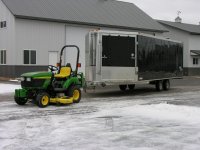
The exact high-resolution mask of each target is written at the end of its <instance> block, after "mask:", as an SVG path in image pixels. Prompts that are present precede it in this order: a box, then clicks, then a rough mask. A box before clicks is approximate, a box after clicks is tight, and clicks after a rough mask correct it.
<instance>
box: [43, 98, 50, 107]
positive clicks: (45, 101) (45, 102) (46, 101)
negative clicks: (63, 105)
mask: <svg viewBox="0 0 200 150" xmlns="http://www.w3.org/2000/svg"><path fill="white" fill-rule="evenodd" d="M48 102H49V97H48V96H43V97H42V105H43V106H45V105H47V104H48Z"/></svg>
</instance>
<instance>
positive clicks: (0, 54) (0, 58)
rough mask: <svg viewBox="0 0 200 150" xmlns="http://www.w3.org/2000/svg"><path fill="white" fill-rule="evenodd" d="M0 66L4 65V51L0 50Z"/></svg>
mask: <svg viewBox="0 0 200 150" xmlns="http://www.w3.org/2000/svg"><path fill="white" fill-rule="evenodd" d="M0 64H1V65H3V64H6V50H0Z"/></svg>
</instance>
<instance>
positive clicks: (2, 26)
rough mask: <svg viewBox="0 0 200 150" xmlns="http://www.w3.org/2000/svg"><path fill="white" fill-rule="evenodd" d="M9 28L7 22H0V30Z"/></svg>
mask: <svg viewBox="0 0 200 150" xmlns="http://www.w3.org/2000/svg"><path fill="white" fill-rule="evenodd" d="M6 27H7V21H0V28H1V29H3V28H6Z"/></svg>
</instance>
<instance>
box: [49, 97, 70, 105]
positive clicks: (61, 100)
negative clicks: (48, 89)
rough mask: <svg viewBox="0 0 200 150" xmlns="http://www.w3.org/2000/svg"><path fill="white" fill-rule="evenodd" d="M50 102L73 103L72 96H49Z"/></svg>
mask: <svg viewBox="0 0 200 150" xmlns="http://www.w3.org/2000/svg"><path fill="white" fill-rule="evenodd" d="M50 103H56V104H57V103H60V104H72V103H73V97H58V98H50Z"/></svg>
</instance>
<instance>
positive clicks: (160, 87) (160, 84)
mask: <svg viewBox="0 0 200 150" xmlns="http://www.w3.org/2000/svg"><path fill="white" fill-rule="evenodd" d="M156 90H157V91H162V90H163V81H162V80H159V81H156Z"/></svg>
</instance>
